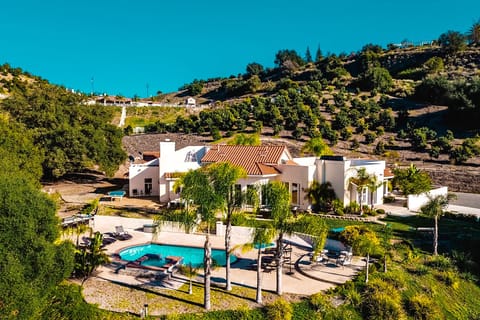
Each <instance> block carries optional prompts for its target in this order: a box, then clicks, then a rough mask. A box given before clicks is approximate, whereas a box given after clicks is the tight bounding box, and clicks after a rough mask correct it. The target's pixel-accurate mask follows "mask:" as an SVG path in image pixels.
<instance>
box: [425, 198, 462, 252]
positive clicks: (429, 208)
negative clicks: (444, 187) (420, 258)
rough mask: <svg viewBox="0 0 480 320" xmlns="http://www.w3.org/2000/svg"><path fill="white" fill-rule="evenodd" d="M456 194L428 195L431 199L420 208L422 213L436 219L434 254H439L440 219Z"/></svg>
mask: <svg viewBox="0 0 480 320" xmlns="http://www.w3.org/2000/svg"><path fill="white" fill-rule="evenodd" d="M454 198H455V195H454V194H448V195H438V196H436V197H433V196H430V195H428V199H429V201H428V202H427V203H426V204H425V205H424V206H422V207H421V208H420V211H421V212H422V214H424V215H426V216H428V217H431V218H433V219H434V221H435V227H434V231H433V255H435V256H436V255H438V250H437V249H438V220H439V219H440V217H441V216H443V215H444V213H445V212H444V210H445V208H447V207H448V204H449V203H450V200H452V199H454Z"/></svg>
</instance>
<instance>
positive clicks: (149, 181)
mask: <svg viewBox="0 0 480 320" xmlns="http://www.w3.org/2000/svg"><path fill="white" fill-rule="evenodd" d="M144 183H145V195H147V196H148V195H150V194H151V193H152V188H153V184H152V178H145V180H144Z"/></svg>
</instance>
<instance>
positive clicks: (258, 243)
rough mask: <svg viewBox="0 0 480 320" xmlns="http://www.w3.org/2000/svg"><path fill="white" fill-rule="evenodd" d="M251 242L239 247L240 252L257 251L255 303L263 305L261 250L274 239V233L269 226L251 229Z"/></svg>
mask: <svg viewBox="0 0 480 320" xmlns="http://www.w3.org/2000/svg"><path fill="white" fill-rule="evenodd" d="M253 228H254V229H253V234H252V242H249V243H246V244H244V245H242V246H241V249H242V251H247V250H252V249H254V248H256V249H257V295H256V299H255V301H256V302H257V303H258V304H262V303H263V299H262V250H263V249H264V248H265V247H266V245H267V244H269V243H271V242H272V241H273V239H274V238H275V235H276V231H275V229H273V228H271V227H270V226H269V225H265V226H262V227H255V226H254V227H253Z"/></svg>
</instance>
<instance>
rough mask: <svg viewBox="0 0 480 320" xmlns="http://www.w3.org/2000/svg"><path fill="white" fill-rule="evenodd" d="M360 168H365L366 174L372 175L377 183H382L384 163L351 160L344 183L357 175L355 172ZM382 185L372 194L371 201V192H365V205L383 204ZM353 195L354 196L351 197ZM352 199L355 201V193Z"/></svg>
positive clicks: (379, 161) (380, 161)
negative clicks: (376, 179)
mask: <svg viewBox="0 0 480 320" xmlns="http://www.w3.org/2000/svg"><path fill="white" fill-rule="evenodd" d="M360 168H365V171H366V172H367V173H368V174H373V175H376V176H377V177H378V182H381V181H383V179H384V177H383V174H384V171H385V161H382V160H362V159H358V160H351V163H350V169H347V171H348V177H347V178H346V181H347V182H348V181H349V179H350V177H352V176H353V177H354V176H355V175H356V174H357V170H358V169H360ZM383 188H384V185H383V184H382V185H381V186H380V187H379V188H378V189H377V190H376V191H375V192H374V193H373V199H370V198H371V196H372V195H371V192H370V191H369V190H367V202H366V203H365V204H367V203H368V204H372V200H373V204H374V205H375V204H381V203H383V194H384V191H383ZM353 194H354V195H353ZM352 197H353V199H355V198H356V197H357V194H356V192H352Z"/></svg>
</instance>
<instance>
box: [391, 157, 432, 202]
mask: <svg viewBox="0 0 480 320" xmlns="http://www.w3.org/2000/svg"><path fill="white" fill-rule="evenodd" d="M393 173H394V174H395V177H394V178H393V184H394V185H395V186H397V187H398V188H399V189H400V190H401V191H402V193H403V194H404V195H409V194H420V193H422V192H426V191H429V190H430V189H432V180H431V178H430V176H429V175H428V173H426V172H425V171H421V170H419V169H417V167H416V166H415V165H413V164H412V165H410V167H408V168H405V169H400V168H397V169H395V170H394V171H393Z"/></svg>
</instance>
